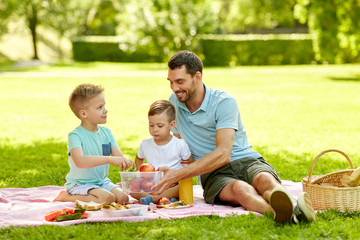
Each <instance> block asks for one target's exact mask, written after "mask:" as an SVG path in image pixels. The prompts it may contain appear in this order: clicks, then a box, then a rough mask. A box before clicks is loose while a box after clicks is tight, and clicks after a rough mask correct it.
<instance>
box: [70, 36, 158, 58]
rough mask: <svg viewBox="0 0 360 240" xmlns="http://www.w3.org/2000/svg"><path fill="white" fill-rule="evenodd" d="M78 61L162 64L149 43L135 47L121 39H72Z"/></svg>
mask: <svg viewBox="0 0 360 240" xmlns="http://www.w3.org/2000/svg"><path fill="white" fill-rule="evenodd" d="M72 44H73V55H74V60H76V61H84V62H88V61H104V62H161V61H162V56H159V55H158V54H156V53H157V52H156V51H152V50H151V46H150V43H149V42H145V43H144V44H138V45H134V44H131V43H129V42H126V41H125V40H124V39H122V38H120V37H113V36H111V37H109V36H106V37H104V36H84V37H76V38H73V39H72Z"/></svg>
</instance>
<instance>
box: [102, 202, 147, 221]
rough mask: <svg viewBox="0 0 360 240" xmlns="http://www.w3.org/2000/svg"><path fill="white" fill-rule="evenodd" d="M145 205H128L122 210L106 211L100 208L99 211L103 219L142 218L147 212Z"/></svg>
mask: <svg viewBox="0 0 360 240" xmlns="http://www.w3.org/2000/svg"><path fill="white" fill-rule="evenodd" d="M148 207H149V206H147V205H141V204H129V205H126V208H124V209H119V210H118V209H106V208H102V209H101V211H102V213H103V215H104V217H108V218H111V217H132V216H143V215H145V214H146V213H147V211H148Z"/></svg>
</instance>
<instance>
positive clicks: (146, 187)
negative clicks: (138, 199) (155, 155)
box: [141, 179, 155, 192]
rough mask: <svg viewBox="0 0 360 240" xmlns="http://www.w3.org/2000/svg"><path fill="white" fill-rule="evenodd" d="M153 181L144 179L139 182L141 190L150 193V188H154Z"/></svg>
mask: <svg viewBox="0 0 360 240" xmlns="http://www.w3.org/2000/svg"><path fill="white" fill-rule="evenodd" d="M154 184H155V183H154V181H152V180H147V179H145V180H144V181H142V182H141V189H142V190H144V192H150V188H151V187H152V186H154Z"/></svg>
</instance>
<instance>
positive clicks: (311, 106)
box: [0, 63, 360, 239]
mask: <svg viewBox="0 0 360 240" xmlns="http://www.w3.org/2000/svg"><path fill="white" fill-rule="evenodd" d="M0 71H15V70H14V69H12V68H9V67H1V68H0ZM35 73H38V74H37V75H36V74H35ZM12 74H13V75H10V74H8V73H5V72H3V73H1V72H0V101H1V104H0V112H1V115H0V121H1V126H2V127H1V131H0V168H1V169H2V171H1V172H0V187H2V188H7V187H36V186H43V185H63V184H64V183H65V175H66V174H67V172H68V164H67V156H66V142H67V134H68V132H70V131H71V130H72V129H74V128H75V127H76V126H77V125H78V124H79V121H78V120H77V119H76V118H75V117H74V116H73V114H72V113H71V111H70V110H69V107H68V105H67V101H68V96H69V94H70V92H71V91H72V89H73V88H74V87H75V86H76V85H78V84H80V83H87V82H90V83H95V84H101V85H102V86H104V87H105V89H106V90H105V98H106V101H107V108H108V110H109V114H108V123H107V124H106V126H107V127H109V128H110V129H111V130H112V132H113V134H114V135H115V138H116V139H117V141H118V143H119V145H120V148H121V150H122V151H123V152H124V153H125V154H126V155H127V156H128V157H130V158H131V159H134V157H135V154H136V152H137V148H138V146H139V144H140V142H141V140H142V139H144V138H147V137H149V133H148V129H147V110H148V107H149V106H150V104H151V103H152V102H153V101H155V100H157V99H167V98H168V96H169V95H170V93H171V90H170V87H169V83H168V81H167V80H166V77H167V68H166V64H130V63H126V64H125V63H124V64H119V63H74V64H72V65H71V64H63V65H55V66H42V67H38V68H32V69H16V71H15V72H13V73H12ZM203 80H204V82H205V83H206V84H207V85H208V86H210V87H213V88H217V89H221V90H225V91H227V92H229V93H230V94H231V95H232V96H234V97H235V98H236V100H237V102H238V105H239V107H240V111H241V115H242V120H243V122H244V125H245V129H246V130H247V134H248V137H249V141H250V143H251V144H252V145H253V148H254V149H255V150H257V151H259V152H260V153H261V154H262V155H263V156H264V158H265V159H266V160H267V161H268V162H269V163H270V164H272V165H273V166H274V168H275V169H276V170H277V171H278V173H279V175H280V177H281V178H282V179H289V180H293V181H297V182H299V181H300V180H301V179H302V178H303V177H304V176H306V175H308V173H309V168H310V165H311V163H312V161H313V159H314V158H315V157H316V155H317V154H318V153H320V152H321V151H322V150H325V149H329V148H337V149H340V150H343V151H344V152H346V153H347V154H348V155H349V156H350V158H351V159H352V161H353V163H354V165H355V167H358V166H359V165H360V152H359V151H358V149H359V147H358V145H359V144H358V143H359V140H358V139H359V134H360V125H359V122H360V114H358V113H359V110H360V94H359V93H360V65H327V66H320V65H317V66H264V67H257V66H248V67H236V68H206V69H205V70H204V74H203ZM346 168H348V163H347V161H346V160H345V158H344V157H342V156H341V155H339V154H336V153H329V154H327V155H325V156H324V157H322V158H321V159H320V160H319V161H318V163H317V165H316V167H315V170H314V174H326V173H330V172H333V171H336V170H341V169H346ZM109 177H110V178H111V179H112V180H113V181H114V182H118V181H120V176H119V174H118V169H116V167H113V166H112V167H111V168H110V173H109ZM317 218H318V221H317V222H316V223H311V224H300V225H279V224H277V223H275V222H273V221H272V220H271V218H269V217H267V216H265V217H260V218H259V217H256V216H254V215H249V216H230V217H227V218H220V217H216V216H202V217H191V218H186V219H178V220H171V221H167V220H156V221H149V222H141V223H124V222H116V223H96V224H80V225H75V226H69V227H56V226H42V227H36V228H31V227H24V228H14V227H10V228H5V229H0V239H25V238H26V239H39V238H45V237H46V238H49V237H50V238H54V239H84V238H90V237H92V236H97V237H99V238H101V239H108V238H117V237H119V238H124V239H133V238H145V239H146V238H147V239H154V238H158V239H174V238H175V239H177V238H178V239H180V238H181V239H231V238H233V239H240V238H241V239H263V238H265V239H288V238H304V239H305V238H340V239H348V238H351V239H354V238H355V239H356V238H359V237H360V230H358V226H359V223H360V217H359V213H357V212H354V213H339V212H336V211H327V212H323V213H318V214H317ZM330 220H331V221H330Z"/></svg>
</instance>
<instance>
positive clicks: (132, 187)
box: [130, 179, 141, 192]
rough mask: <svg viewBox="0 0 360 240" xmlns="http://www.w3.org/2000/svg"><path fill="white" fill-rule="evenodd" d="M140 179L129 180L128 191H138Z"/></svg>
mask: <svg viewBox="0 0 360 240" xmlns="http://www.w3.org/2000/svg"><path fill="white" fill-rule="evenodd" d="M140 190H141V187H140V180H138V179H134V180H132V181H131V182H130V191H131V192H140Z"/></svg>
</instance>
